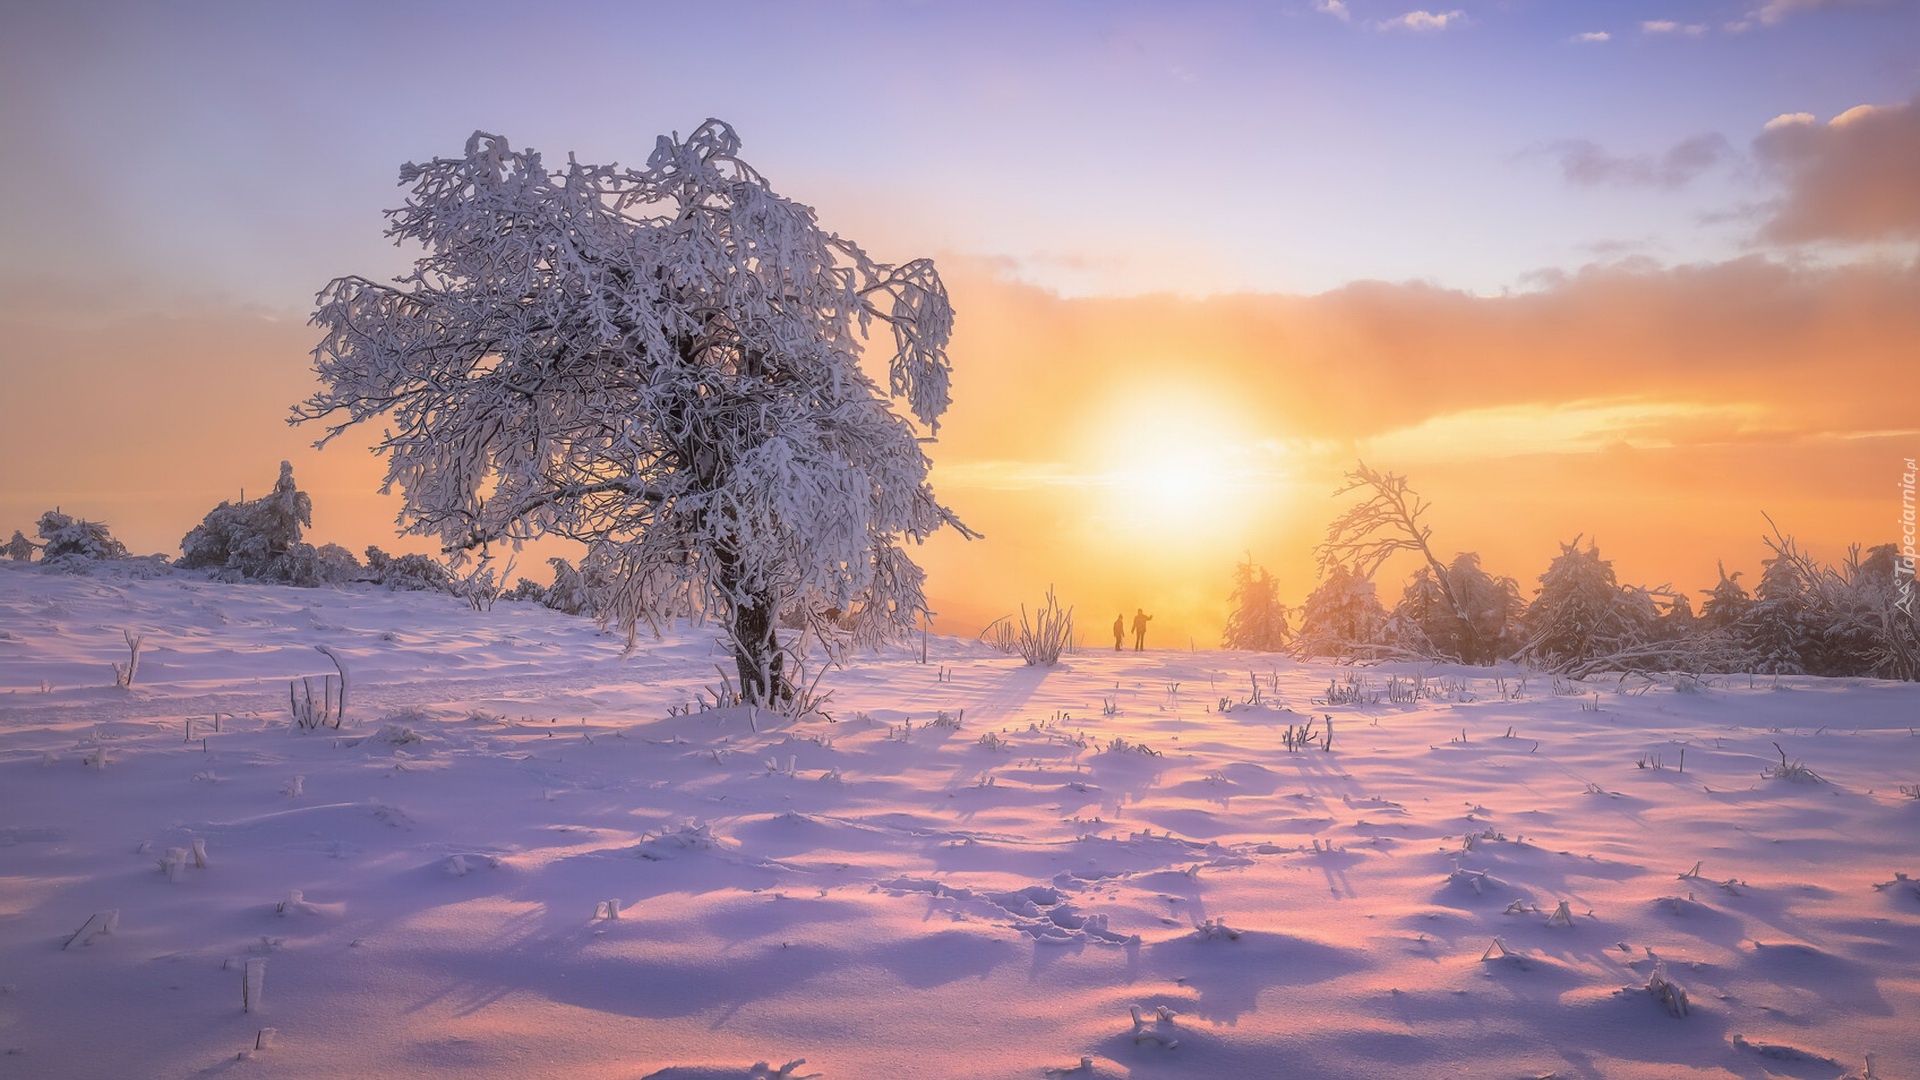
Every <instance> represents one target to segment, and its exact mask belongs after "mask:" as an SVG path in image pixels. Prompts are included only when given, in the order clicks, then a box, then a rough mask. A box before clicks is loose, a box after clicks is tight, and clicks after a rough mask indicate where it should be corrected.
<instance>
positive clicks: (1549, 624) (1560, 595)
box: [1521, 537, 1657, 674]
mask: <svg viewBox="0 0 1920 1080" xmlns="http://www.w3.org/2000/svg"><path fill="white" fill-rule="evenodd" d="M1656 610H1657V609H1656V607H1655V605H1654V602H1653V596H1652V594H1650V593H1648V592H1647V590H1645V589H1638V588H1624V589H1623V588H1621V586H1620V584H1619V582H1618V581H1616V580H1615V579H1614V575H1613V564H1612V563H1611V562H1608V561H1607V560H1605V559H1602V558H1601V557H1600V549H1599V548H1598V547H1597V546H1595V545H1592V544H1589V545H1588V546H1587V549H1586V550H1585V551H1582V550H1580V538H1579V537H1575V538H1574V540H1573V542H1572V543H1570V544H1562V545H1560V554H1559V555H1558V556H1556V557H1555V558H1554V560H1553V562H1552V563H1550V564H1549V565H1548V566H1547V571H1546V573H1544V574H1541V575H1540V590H1539V592H1538V594H1537V595H1536V596H1535V597H1534V600H1533V603H1531V604H1529V605H1528V606H1527V611H1526V615H1525V617H1524V620H1523V623H1524V625H1525V627H1526V631H1527V643H1526V645H1525V647H1524V648H1523V649H1522V650H1521V653H1522V655H1524V656H1525V657H1526V658H1527V659H1528V660H1529V661H1530V662H1532V663H1535V664H1539V665H1540V666H1542V667H1547V668H1552V669H1554V670H1557V671H1571V672H1574V673H1576V674H1584V673H1586V672H1588V671H1594V670H1601V669H1606V668H1632V667H1643V666H1647V665H1648V664H1649V663H1656V662H1657V661H1656V659H1655V657H1654V656H1652V655H1651V654H1652V652H1653V651H1654V650H1653V649H1652V648H1651V646H1652V644H1653V641H1654V637H1655V635H1654V626H1655V619H1656V618H1657V615H1656Z"/></svg>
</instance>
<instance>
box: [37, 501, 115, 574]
mask: <svg viewBox="0 0 1920 1080" xmlns="http://www.w3.org/2000/svg"><path fill="white" fill-rule="evenodd" d="M36 528H37V530H38V531H39V533H40V539H41V540H44V541H46V542H45V543H44V544H42V545H41V547H42V548H43V549H44V550H43V552H42V554H41V556H40V557H41V559H42V560H44V561H47V562H52V561H53V560H55V559H124V558H127V546H126V545H125V544H122V543H121V542H120V541H118V540H115V539H114V538H113V534H112V533H111V532H109V531H108V530H107V526H106V525H105V524H104V523H102V522H98V521H88V520H86V519H85V518H79V519H75V518H72V517H68V516H67V515H66V514H63V513H61V512H60V511H58V510H49V511H47V512H46V513H44V514H41V515H40V521H39V523H38V524H37V526H36Z"/></svg>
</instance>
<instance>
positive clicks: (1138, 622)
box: [1133, 608, 1153, 652]
mask: <svg viewBox="0 0 1920 1080" xmlns="http://www.w3.org/2000/svg"><path fill="white" fill-rule="evenodd" d="M1152 619H1153V616H1151V615H1149V614H1147V609H1145V608H1134V609H1133V651H1134V652H1141V651H1143V650H1144V649H1146V647H1147V623H1148V622H1150V621H1151V620H1152Z"/></svg>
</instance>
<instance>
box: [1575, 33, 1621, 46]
mask: <svg viewBox="0 0 1920 1080" xmlns="http://www.w3.org/2000/svg"><path fill="white" fill-rule="evenodd" d="M1573 40H1575V41H1580V42H1586V43H1589V44H1594V45H1598V44H1601V43H1602V42H1608V41H1612V40H1613V35H1612V34H1609V33H1607V32H1606V31H1605V30H1589V31H1587V32H1586V33H1584V34H1575V35H1574V36H1573Z"/></svg>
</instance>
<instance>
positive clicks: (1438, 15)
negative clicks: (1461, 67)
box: [1374, 9, 1467, 34]
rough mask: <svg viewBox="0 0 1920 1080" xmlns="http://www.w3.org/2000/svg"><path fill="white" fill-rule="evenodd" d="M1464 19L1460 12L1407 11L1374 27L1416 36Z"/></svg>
mask: <svg viewBox="0 0 1920 1080" xmlns="http://www.w3.org/2000/svg"><path fill="white" fill-rule="evenodd" d="M1466 19H1467V16H1466V14H1465V13H1464V12H1461V11H1443V12H1432V11H1426V10H1424V9H1422V10H1418V11H1409V12H1407V13H1406V14H1404V15H1395V16H1394V17H1393V18H1391V19H1382V20H1381V21H1379V22H1377V23H1375V24H1374V26H1375V27H1377V28H1379V29H1381V30H1411V31H1413V32H1414V33H1417V34H1433V33H1438V32H1440V31H1442V30H1445V29H1447V28H1448V27H1450V26H1454V25H1458V24H1460V23H1464V22H1465V21H1466Z"/></svg>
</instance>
